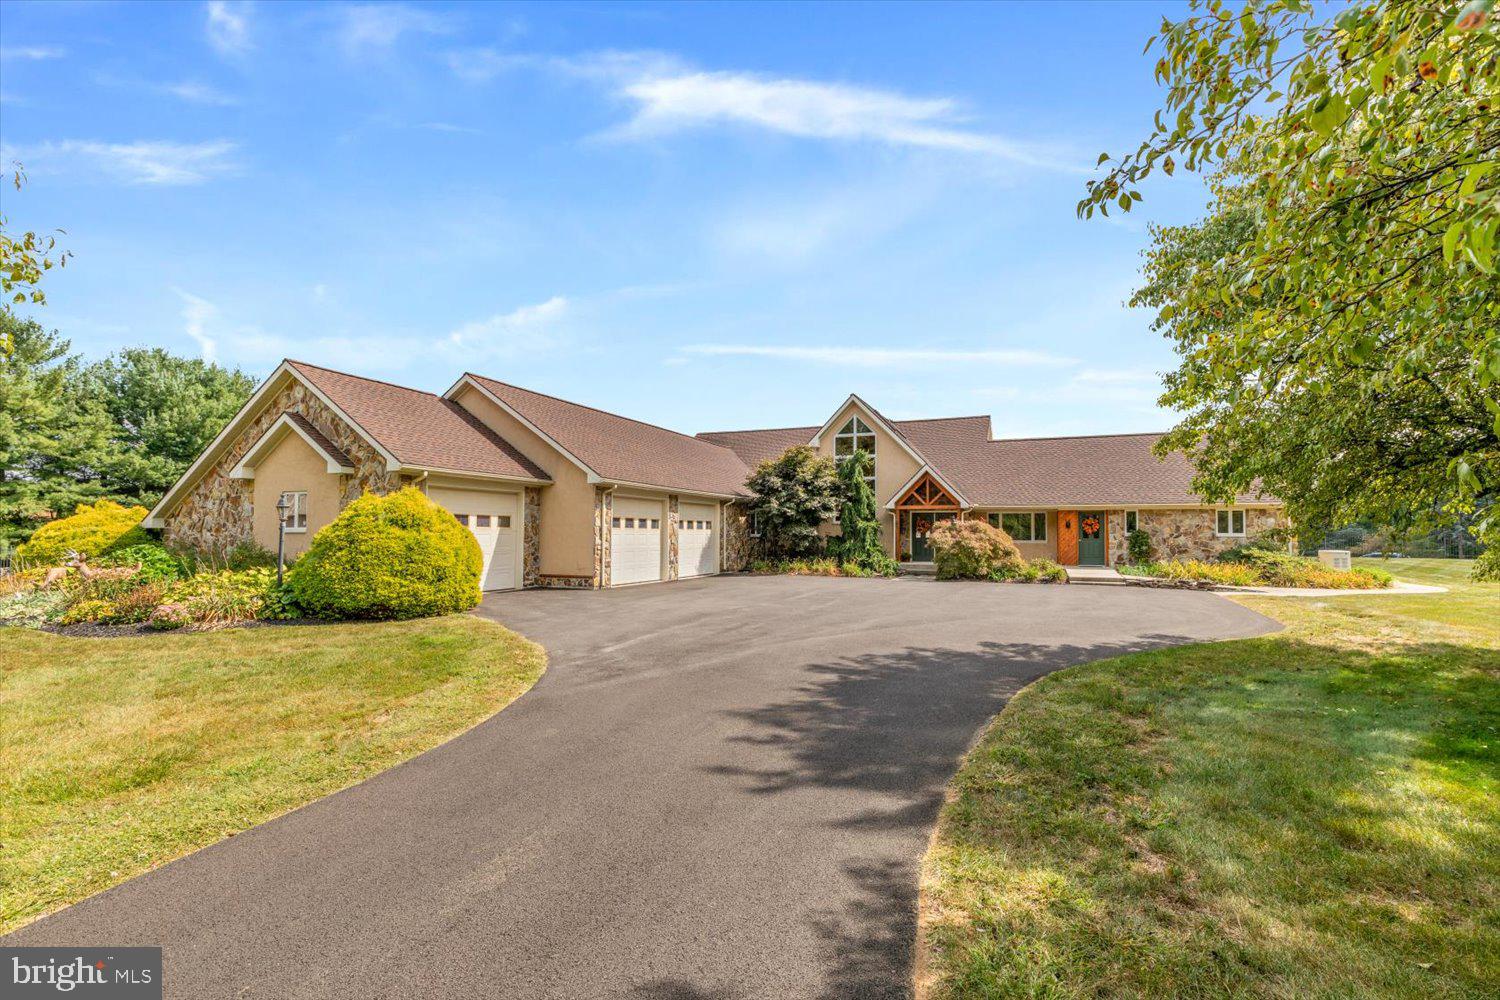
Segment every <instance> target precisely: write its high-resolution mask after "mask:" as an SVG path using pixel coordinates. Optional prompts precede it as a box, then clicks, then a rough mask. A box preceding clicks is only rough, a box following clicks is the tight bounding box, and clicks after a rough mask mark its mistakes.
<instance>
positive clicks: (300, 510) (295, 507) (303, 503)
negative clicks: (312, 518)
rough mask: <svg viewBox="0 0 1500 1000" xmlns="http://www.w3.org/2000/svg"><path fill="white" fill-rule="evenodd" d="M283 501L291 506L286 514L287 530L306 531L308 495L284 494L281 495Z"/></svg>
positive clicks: (301, 493) (303, 493) (304, 493)
mask: <svg viewBox="0 0 1500 1000" xmlns="http://www.w3.org/2000/svg"><path fill="white" fill-rule="evenodd" d="M281 499H283V500H285V501H286V502H287V503H288V504H290V506H289V507H288V508H287V512H286V530H287V531H306V530H307V493H306V492H300V493H283V494H281Z"/></svg>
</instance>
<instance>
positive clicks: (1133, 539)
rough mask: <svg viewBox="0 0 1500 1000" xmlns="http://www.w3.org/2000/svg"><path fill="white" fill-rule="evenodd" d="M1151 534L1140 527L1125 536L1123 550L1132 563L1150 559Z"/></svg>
mask: <svg viewBox="0 0 1500 1000" xmlns="http://www.w3.org/2000/svg"><path fill="white" fill-rule="evenodd" d="M1151 548H1152V546H1151V535H1150V533H1149V532H1146V531H1143V530H1142V529H1140V528H1137V529H1135V530H1134V531H1132V532H1131V533H1130V534H1128V535H1126V536H1125V550H1126V553H1127V554H1128V556H1129V558H1130V561H1131V562H1133V563H1145V562H1150V561H1151V554H1152V553H1151Z"/></svg>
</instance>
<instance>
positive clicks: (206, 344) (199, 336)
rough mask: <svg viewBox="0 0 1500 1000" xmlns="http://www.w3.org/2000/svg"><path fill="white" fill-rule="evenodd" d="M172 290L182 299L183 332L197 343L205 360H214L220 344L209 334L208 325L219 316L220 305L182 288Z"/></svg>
mask: <svg viewBox="0 0 1500 1000" xmlns="http://www.w3.org/2000/svg"><path fill="white" fill-rule="evenodd" d="M172 291H174V292H176V293H177V297H178V298H179V299H181V300H182V332H183V333H186V334H187V335H188V336H189V337H191V338H192V339H193V340H194V341H195V342H196V343H197V345H198V351H199V353H200V354H202V355H203V360H204V361H213V360H214V359H215V358H216V357H217V356H218V350H219V344H218V341H217V340H215V339H214V338H213V337H212V336H210V335H209V333H208V326H209V324H210V323H212V322H213V321H214V320H215V319H216V318H217V317H218V315H219V310H218V307H217V306H215V305H214V304H213V303H212V302H210V301H208V300H207V299H204V298H199V297H198V296H196V295H194V294H193V293H192V292H184V291H183V290H182V289H180V288H174V289H172Z"/></svg>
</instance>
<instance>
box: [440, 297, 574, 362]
mask: <svg viewBox="0 0 1500 1000" xmlns="http://www.w3.org/2000/svg"><path fill="white" fill-rule="evenodd" d="M567 309H568V300H567V299H566V298H564V297H563V296H561V295H554V296H552V298H550V299H548V300H547V301H546V302H539V303H537V304H536V305H529V306H521V307H520V308H519V309H513V310H511V311H510V312H508V313H496V314H495V315H493V316H490V317H488V318H487V319H481V320H475V321H474V322H471V323H465V324H463V325H462V326H460V327H458V328H457V329H455V330H454V331H453V332H452V333H450V334H448V342H449V343H450V344H452V345H453V346H454V347H465V348H468V347H476V348H480V349H483V348H485V347H486V346H488V347H497V346H502V343H501V342H500V341H499V339H498V338H503V337H511V336H514V335H515V334H518V333H524V334H525V335H526V336H527V337H536V336H538V335H539V334H541V333H542V332H543V331H544V330H545V329H546V328H547V327H549V326H551V325H553V324H554V323H556V322H557V320H559V319H561V318H562V316H563V314H564V313H565V312H567ZM503 346H505V347H506V348H507V349H508V348H509V347H510V346H511V345H510V344H509V343H504V344H503Z"/></svg>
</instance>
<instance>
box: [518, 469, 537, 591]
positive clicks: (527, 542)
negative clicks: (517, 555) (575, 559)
mask: <svg viewBox="0 0 1500 1000" xmlns="http://www.w3.org/2000/svg"><path fill="white" fill-rule="evenodd" d="M525 506H526V510H525V513H524V514H523V515H522V516H521V545H522V546H523V550H522V553H521V586H522V587H535V586H537V585H538V584H540V583H541V576H542V539H541V534H540V532H541V528H542V488H541V487H540V486H528V487H526V499H525Z"/></svg>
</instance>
